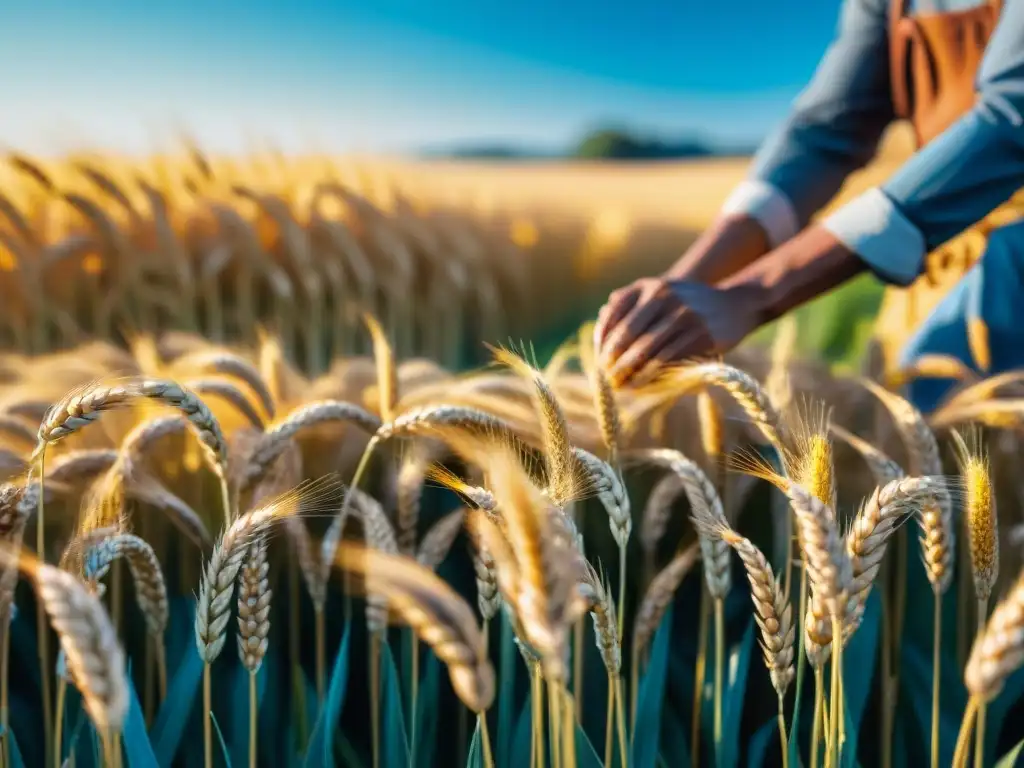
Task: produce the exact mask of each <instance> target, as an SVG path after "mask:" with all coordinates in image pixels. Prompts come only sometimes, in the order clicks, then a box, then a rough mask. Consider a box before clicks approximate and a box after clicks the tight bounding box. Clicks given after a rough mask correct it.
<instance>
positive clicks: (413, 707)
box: [409, 624, 489, 768]
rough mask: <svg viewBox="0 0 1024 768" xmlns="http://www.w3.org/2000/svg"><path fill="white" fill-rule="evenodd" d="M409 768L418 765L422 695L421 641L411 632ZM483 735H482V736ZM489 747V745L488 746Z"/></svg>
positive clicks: (484, 721) (484, 722) (484, 723)
mask: <svg viewBox="0 0 1024 768" xmlns="http://www.w3.org/2000/svg"><path fill="white" fill-rule="evenodd" d="M486 637H487V624H484V638H485V639H484V646H485V647H486V645H487V640H486ZM409 646H410V647H409V689H410V690H409V734H410V735H409V768H413V766H415V765H416V735H417V734H416V725H417V722H416V721H417V720H419V717H418V714H419V713H418V711H417V710H418V706H417V701H418V700H419V695H420V639H419V637H418V636H417V635H416V633H415V632H412V631H410V632H409ZM480 720H481V723H482V727H483V729H484V730H486V728H487V715H486V713H481V714H480ZM481 735H482V734H481ZM488 746H489V745H488Z"/></svg>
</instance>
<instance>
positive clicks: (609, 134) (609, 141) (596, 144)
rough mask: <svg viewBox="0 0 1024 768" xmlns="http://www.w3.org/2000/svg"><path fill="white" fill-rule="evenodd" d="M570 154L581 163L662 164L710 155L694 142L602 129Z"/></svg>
mask: <svg viewBox="0 0 1024 768" xmlns="http://www.w3.org/2000/svg"><path fill="white" fill-rule="evenodd" d="M572 154H573V155H574V156H575V157H578V158H580V159H583V160H664V159H671V158H681V157H702V156H706V155H709V154H712V151H711V149H710V148H709V147H708V146H707V145H705V144H704V143H703V142H701V141H697V140H692V139H691V140H682V141H676V142H666V141H662V140H660V139H652V138H645V137H641V136H638V135H637V134H635V133H631V132H630V131H627V130H623V129H621V128H601V129H598V130H595V131H591V132H590V133H588V134H586V135H585V136H584V137H583V138H582V139H581V140H580V142H579V144H577V146H576V149H575V151H574V152H573V153H572Z"/></svg>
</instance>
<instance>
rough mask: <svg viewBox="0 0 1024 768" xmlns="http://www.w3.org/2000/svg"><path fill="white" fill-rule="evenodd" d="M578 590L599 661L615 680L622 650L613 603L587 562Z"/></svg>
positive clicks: (620, 662)
mask: <svg viewBox="0 0 1024 768" xmlns="http://www.w3.org/2000/svg"><path fill="white" fill-rule="evenodd" d="M578 588H579V590H580V593H581V596H582V598H583V600H585V601H586V604H587V606H588V607H589V609H590V616H591V618H592V619H593V622H594V634H595V635H596V640H597V650H598V652H599V653H600V654H601V660H602V661H603V662H604V666H605V669H606V670H608V674H609V675H611V676H612V677H613V678H616V677H618V676H619V672H620V671H621V669H622V648H621V647H620V645H619V627H618V622H617V621H616V616H615V603H614V601H613V600H612V597H611V594H609V591H608V588H607V587H606V586H605V584H604V583H603V582H602V581H601V579H600V577H598V575H597V572H596V571H595V570H594V567H593V566H592V565H591V564H590V563H589V562H586V563H585V568H584V571H583V580H582V581H581V582H580V584H579V587H578Z"/></svg>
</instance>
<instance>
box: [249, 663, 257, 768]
mask: <svg viewBox="0 0 1024 768" xmlns="http://www.w3.org/2000/svg"><path fill="white" fill-rule="evenodd" d="M257 709H258V707H257V695H256V673H255V672H250V673H249V768H256V743H257V741H256V740H257V735H256V730H257V728H256V714H257Z"/></svg>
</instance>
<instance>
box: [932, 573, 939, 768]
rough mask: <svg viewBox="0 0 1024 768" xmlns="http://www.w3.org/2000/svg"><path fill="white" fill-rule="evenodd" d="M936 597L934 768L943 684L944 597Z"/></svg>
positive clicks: (937, 759) (933, 665) (933, 657)
mask: <svg viewBox="0 0 1024 768" xmlns="http://www.w3.org/2000/svg"><path fill="white" fill-rule="evenodd" d="M934 596H935V610H934V611H932V619H933V622H934V624H933V627H932V730H931V736H932V738H931V756H932V762H931V765H932V768H938V765H939V711H940V707H939V693H940V690H941V683H942V666H941V664H942V595H940V594H939V593H938V592H935V593H934Z"/></svg>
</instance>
